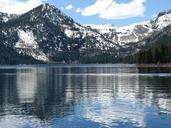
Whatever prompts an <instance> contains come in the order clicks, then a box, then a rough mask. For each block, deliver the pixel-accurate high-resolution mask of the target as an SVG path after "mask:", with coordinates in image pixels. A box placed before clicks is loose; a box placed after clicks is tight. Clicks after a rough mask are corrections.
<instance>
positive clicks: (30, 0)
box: [0, 0, 44, 14]
mask: <svg viewBox="0 0 171 128" xmlns="http://www.w3.org/2000/svg"><path fill="white" fill-rule="evenodd" d="M43 2H44V0H26V1H21V0H0V12H5V13H11V14H22V13H25V12H27V11H29V10H31V9H33V8H34V7H37V6H39V5H40V4H42V3H43Z"/></svg>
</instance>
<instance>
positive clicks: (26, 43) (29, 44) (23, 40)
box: [15, 30, 38, 49]
mask: <svg viewBox="0 0 171 128" xmlns="http://www.w3.org/2000/svg"><path fill="white" fill-rule="evenodd" d="M18 36H19V41H18V42H17V43H16V45H15V47H16V48H22V49H24V48H25V49H27V48H32V49H37V48H38V44H37V42H36V41H35V39H34V36H33V33H32V32H31V31H26V32H25V31H23V30H18Z"/></svg>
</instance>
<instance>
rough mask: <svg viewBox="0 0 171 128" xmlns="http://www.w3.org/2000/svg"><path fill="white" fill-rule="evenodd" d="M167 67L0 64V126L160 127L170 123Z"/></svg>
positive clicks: (75, 127)
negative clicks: (10, 66)
mask: <svg viewBox="0 0 171 128" xmlns="http://www.w3.org/2000/svg"><path fill="white" fill-rule="evenodd" d="M160 71H161V72H160ZM166 71H167V72H166ZM168 71H170V69H169V70H165V69H164V70H163V69H156V71H155V69H152V71H151V70H150V69H142V68H141V69H138V68H136V67H134V66H133V67H112V66H110V67H102V66H101V67H86V66H84V67H48V66H47V67H39V68H38V67H28V68H17V69H15V68H14V69H0V81H1V82H0V127H1V128H6V127H8V128H37V127H40V128H46V127H50V128H53V127H57V128H58V127H59V128H80V127H85V128H89V127H91V128H98V127H103V128H104V127H117V128H123V127H128V128H137V127H141V128H142V127H150V128H153V127H154V128H162V127H164V128H165V127H168V126H170V125H171V122H170V120H171V86H170V85H171V75H170V72H168ZM149 73H150V75H149Z"/></svg>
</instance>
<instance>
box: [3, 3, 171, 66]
mask: <svg viewBox="0 0 171 128" xmlns="http://www.w3.org/2000/svg"><path fill="white" fill-rule="evenodd" d="M170 24H171V11H167V12H164V13H161V14H159V15H158V17H157V18H156V19H155V20H152V21H149V22H143V23H139V24H134V25H130V26H125V27H115V26H113V25H101V26H97V25H89V26H82V25H80V24H79V23H77V22H75V21H74V20H73V19H72V18H71V17H68V16H66V15H65V14H64V13H62V12H61V11H60V10H59V9H57V8H56V7H54V6H52V5H49V4H43V5H40V6H38V7H36V8H34V9H33V10H31V11H29V12H27V13H25V14H22V15H10V14H6V13H0V44H1V45H2V47H5V48H8V49H10V50H12V51H14V52H15V54H14V55H16V54H17V55H16V56H13V54H11V55H10V56H11V58H13V59H15V58H18V57H20V56H23V55H24V56H27V57H30V58H32V60H37V61H38V62H39V61H41V62H44V63H115V62H120V61H121V60H122V58H124V57H125V56H127V55H128V54H132V53H136V52H137V51H139V50H141V49H144V48H146V47H149V46H150V44H151V43H152V42H154V43H155V42H156V41H153V40H154V39H152V38H153V37H154V38H155V39H156V40H157V38H158V36H159V35H162V34H163V33H164V32H165V28H166V27H168V26H169V25H170ZM149 40H151V41H149ZM21 59H22V60H23V63H24V59H23V57H21ZM1 60H5V59H4V58H3V56H2V59H1ZM1 60H0V61H1ZM3 63H5V62H3ZM6 63H7V64H8V61H7V62H6ZM18 63H20V62H18ZM10 64H11V63H10Z"/></svg>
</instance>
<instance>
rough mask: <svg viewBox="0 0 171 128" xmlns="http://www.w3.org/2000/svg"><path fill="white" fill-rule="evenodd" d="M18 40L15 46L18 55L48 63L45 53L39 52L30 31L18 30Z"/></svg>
mask: <svg viewBox="0 0 171 128" xmlns="http://www.w3.org/2000/svg"><path fill="white" fill-rule="evenodd" d="M18 36H19V40H18V42H17V43H16V45H15V48H16V49H17V52H18V53H20V54H21V53H22V54H26V55H29V56H32V57H33V58H35V59H37V60H41V61H45V62H46V61H48V60H49V59H48V58H47V57H46V55H45V53H43V52H42V51H41V50H39V46H38V43H37V42H36V41H35V37H34V35H33V32H32V31H24V30H18Z"/></svg>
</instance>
